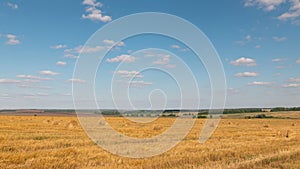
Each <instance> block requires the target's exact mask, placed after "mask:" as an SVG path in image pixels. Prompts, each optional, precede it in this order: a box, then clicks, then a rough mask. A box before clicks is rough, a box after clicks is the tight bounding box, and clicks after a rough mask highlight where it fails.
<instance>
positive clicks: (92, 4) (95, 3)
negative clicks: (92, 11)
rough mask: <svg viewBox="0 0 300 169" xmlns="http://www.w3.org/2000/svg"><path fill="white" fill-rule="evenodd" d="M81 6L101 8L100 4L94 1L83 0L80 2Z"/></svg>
mask: <svg viewBox="0 0 300 169" xmlns="http://www.w3.org/2000/svg"><path fill="white" fill-rule="evenodd" d="M82 4H83V5H89V6H97V7H101V6H102V4H101V3H100V2H97V1H96V0H84V1H83V2H82Z"/></svg>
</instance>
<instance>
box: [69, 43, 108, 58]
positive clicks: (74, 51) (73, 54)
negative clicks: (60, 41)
mask: <svg viewBox="0 0 300 169" xmlns="http://www.w3.org/2000/svg"><path fill="white" fill-rule="evenodd" d="M104 49H107V47H106V46H93V47H91V46H82V45H80V46H77V47H75V48H70V49H65V50H64V56H65V57H69V58H78V57H79V56H78V55H79V54H80V53H82V54H85V53H96V52H99V51H101V50H104Z"/></svg>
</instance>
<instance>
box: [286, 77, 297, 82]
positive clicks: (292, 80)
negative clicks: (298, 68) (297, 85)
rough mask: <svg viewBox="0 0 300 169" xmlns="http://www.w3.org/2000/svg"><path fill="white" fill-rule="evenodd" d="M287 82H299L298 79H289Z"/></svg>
mask: <svg viewBox="0 0 300 169" xmlns="http://www.w3.org/2000/svg"><path fill="white" fill-rule="evenodd" d="M288 81H289V82H300V78H289V80H288Z"/></svg>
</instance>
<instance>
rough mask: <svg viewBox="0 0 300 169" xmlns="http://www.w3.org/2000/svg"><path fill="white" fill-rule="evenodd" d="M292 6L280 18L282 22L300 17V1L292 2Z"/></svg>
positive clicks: (291, 0) (292, 0) (293, 0)
mask: <svg viewBox="0 0 300 169" xmlns="http://www.w3.org/2000/svg"><path fill="white" fill-rule="evenodd" d="M290 2H291V6H290V8H289V10H288V11H287V12H285V13H283V14H282V15H280V16H279V17H278V19H280V20H288V19H295V18H297V17H299V16H300V1H299V0H290Z"/></svg>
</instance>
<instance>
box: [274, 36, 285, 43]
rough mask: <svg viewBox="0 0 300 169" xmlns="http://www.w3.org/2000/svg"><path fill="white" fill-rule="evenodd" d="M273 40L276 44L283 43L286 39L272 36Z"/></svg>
mask: <svg viewBox="0 0 300 169" xmlns="http://www.w3.org/2000/svg"><path fill="white" fill-rule="evenodd" d="M273 40H274V41H276V42H283V41H285V40H287V38H286V37H277V36H274V37H273Z"/></svg>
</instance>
